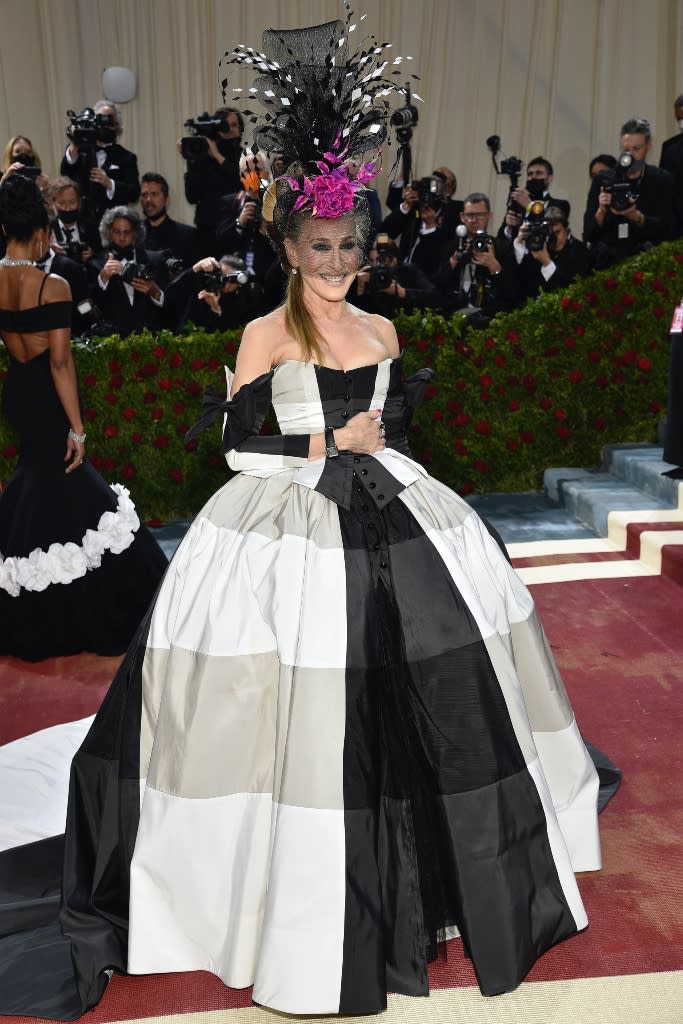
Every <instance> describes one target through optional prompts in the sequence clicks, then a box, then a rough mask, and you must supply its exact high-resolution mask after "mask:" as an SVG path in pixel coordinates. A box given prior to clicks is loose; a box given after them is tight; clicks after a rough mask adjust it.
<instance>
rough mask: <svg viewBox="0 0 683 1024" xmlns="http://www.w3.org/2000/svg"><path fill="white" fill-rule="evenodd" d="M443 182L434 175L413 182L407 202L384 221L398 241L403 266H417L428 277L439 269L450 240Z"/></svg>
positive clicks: (386, 229)
mask: <svg viewBox="0 0 683 1024" xmlns="http://www.w3.org/2000/svg"><path fill="white" fill-rule="evenodd" d="M442 190H443V181H442V180H441V179H440V178H438V177H435V176H434V175H432V176H431V177H429V178H421V179H420V180H419V181H413V182H411V184H410V185H408V186H407V188H405V189H404V191H403V201H402V202H401V205H400V206H399V207H398V209H396V210H393V211H392V212H391V213H390V214H389V215H388V216H387V217H385V218H384V220H383V221H382V233H383V234H387V235H389V237H390V238H394V239H395V238H398V236H399V235H400V241H399V256H400V259H401V262H402V263H413V264H415V265H416V266H418V267H419V268H420V270H422V272H423V273H424V274H426V275H427V277H431V276H432V274H433V273H434V272H435V271H436V270H437V269H438V267H439V265H440V263H441V261H442V258H443V253H444V246H445V245H446V244H447V242H448V239H447V238H446V236H445V235H444V232H443V229H442V228H441V226H440V223H441V221H440V216H441V205H442V201H441V194H442Z"/></svg>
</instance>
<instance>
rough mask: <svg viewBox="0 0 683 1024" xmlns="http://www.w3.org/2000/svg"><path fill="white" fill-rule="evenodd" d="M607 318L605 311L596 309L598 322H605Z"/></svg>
mask: <svg viewBox="0 0 683 1024" xmlns="http://www.w3.org/2000/svg"><path fill="white" fill-rule="evenodd" d="M606 316H607V313H606V312H605V310H604V309H596V310H595V317H596V319H597V320H604V319H605V317H606Z"/></svg>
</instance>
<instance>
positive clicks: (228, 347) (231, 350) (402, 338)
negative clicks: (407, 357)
mask: <svg viewBox="0 0 683 1024" xmlns="http://www.w3.org/2000/svg"><path fill="white" fill-rule="evenodd" d="M398 344H399V346H400V347H401V348H405V347H406V345H407V344H408V338H407V337H406V335H405V334H399V336H398ZM225 351H226V352H227V353H228V355H230V356H233V355H234V354H235V352H236V351H237V345H236V344H235V342H234V341H226V343H225Z"/></svg>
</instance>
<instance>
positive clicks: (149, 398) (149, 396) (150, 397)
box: [142, 391, 158, 405]
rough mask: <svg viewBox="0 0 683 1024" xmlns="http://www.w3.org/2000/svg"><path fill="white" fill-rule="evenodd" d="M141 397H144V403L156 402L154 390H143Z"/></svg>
mask: <svg viewBox="0 0 683 1024" xmlns="http://www.w3.org/2000/svg"><path fill="white" fill-rule="evenodd" d="M142 397H143V399H144V402H145V405H151V404H152V402H156V400H157V397H158V396H157V393H156V391H145V393H144V395H143V396H142Z"/></svg>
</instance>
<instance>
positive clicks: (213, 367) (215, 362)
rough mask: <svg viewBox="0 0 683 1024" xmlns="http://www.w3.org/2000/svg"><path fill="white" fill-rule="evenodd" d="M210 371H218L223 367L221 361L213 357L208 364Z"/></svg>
mask: <svg viewBox="0 0 683 1024" xmlns="http://www.w3.org/2000/svg"><path fill="white" fill-rule="evenodd" d="M206 365H207V366H208V368H209V369H210V370H217V369H218V367H219V366H220V365H221V361H220V359H216V357H215V356H211V358H210V359H209V361H208V363H207V364H206Z"/></svg>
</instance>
